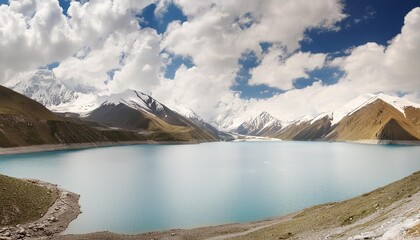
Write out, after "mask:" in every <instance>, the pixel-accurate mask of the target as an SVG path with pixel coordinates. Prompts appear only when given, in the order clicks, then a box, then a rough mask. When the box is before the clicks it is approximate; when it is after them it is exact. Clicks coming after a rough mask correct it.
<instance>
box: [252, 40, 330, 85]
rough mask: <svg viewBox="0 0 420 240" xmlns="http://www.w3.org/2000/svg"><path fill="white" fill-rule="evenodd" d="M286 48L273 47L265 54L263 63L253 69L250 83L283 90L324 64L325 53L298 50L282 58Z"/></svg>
mask: <svg viewBox="0 0 420 240" xmlns="http://www.w3.org/2000/svg"><path fill="white" fill-rule="evenodd" d="M283 55H284V50H283V49H282V48H277V47H273V48H271V49H270V50H269V52H268V53H267V54H265V55H264V56H263V60H262V61H261V64H260V65H258V66H257V67H255V68H253V69H252V70H251V75H252V77H251V79H250V80H249V84H251V85H261V84H265V85H267V86H270V87H275V88H278V89H282V90H290V89H292V88H293V82H294V80H296V79H298V78H308V77H309V75H308V72H310V71H313V70H315V69H319V68H321V67H323V66H324V62H325V59H326V55H325V54H321V53H318V54H311V53H303V52H297V53H295V54H293V55H292V56H290V57H288V58H286V59H282V56H283Z"/></svg>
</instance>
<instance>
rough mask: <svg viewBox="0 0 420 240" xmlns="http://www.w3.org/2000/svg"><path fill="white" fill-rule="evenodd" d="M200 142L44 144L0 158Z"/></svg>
mask: <svg viewBox="0 0 420 240" xmlns="http://www.w3.org/2000/svg"><path fill="white" fill-rule="evenodd" d="M199 143H200V142H195V141H185V142H171V141H162V142H157V141H122V142H97V143H71V144H43V145H31V146H21V147H10V148H0V156H3V155H16V154H27V153H42V152H55V151H65V150H83V149H93V148H102V147H116V146H131V145H177V144H180V145H184V144H199Z"/></svg>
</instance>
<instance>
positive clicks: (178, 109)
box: [170, 106, 234, 140]
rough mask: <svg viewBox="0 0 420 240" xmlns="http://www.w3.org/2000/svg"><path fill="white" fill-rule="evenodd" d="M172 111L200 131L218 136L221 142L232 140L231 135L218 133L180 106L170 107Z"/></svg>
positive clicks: (215, 129)
mask: <svg viewBox="0 0 420 240" xmlns="http://www.w3.org/2000/svg"><path fill="white" fill-rule="evenodd" d="M170 108H171V109H172V110H174V111H176V112H177V113H179V114H181V115H182V116H184V117H185V118H187V119H188V120H190V121H191V122H192V123H194V124H195V125H196V126H197V127H199V128H200V129H202V130H205V131H207V132H210V133H212V134H213V135H215V136H218V137H219V138H220V139H222V140H233V139H234V138H233V137H232V135H231V134H229V133H226V132H223V131H220V130H219V129H217V128H216V127H215V126H213V125H211V124H210V123H208V122H206V121H205V120H203V119H202V118H201V117H200V116H198V115H197V114H196V113H195V112H194V111H193V110H191V109H189V108H186V107H182V106H171V107H170Z"/></svg>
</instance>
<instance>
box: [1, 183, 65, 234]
mask: <svg viewBox="0 0 420 240" xmlns="http://www.w3.org/2000/svg"><path fill="white" fill-rule="evenodd" d="M56 199H57V192H56V191H52V190H49V189H47V188H45V187H42V186H38V185H36V184H34V183H31V182H29V181H25V180H21V179H16V178H12V177H7V176H4V175H0V226H7V225H14V224H20V223H26V222H29V221H32V220H36V219H38V218H40V217H41V216H42V215H44V214H45V213H46V212H47V210H48V208H49V207H50V206H51V205H52V204H53V203H54V202H55V200H56Z"/></svg>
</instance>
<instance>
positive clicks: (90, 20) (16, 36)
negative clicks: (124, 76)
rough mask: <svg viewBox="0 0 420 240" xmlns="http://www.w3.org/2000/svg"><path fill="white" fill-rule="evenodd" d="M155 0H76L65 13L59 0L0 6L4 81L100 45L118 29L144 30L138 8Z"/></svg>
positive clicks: (0, 66)
mask: <svg viewBox="0 0 420 240" xmlns="http://www.w3.org/2000/svg"><path fill="white" fill-rule="evenodd" d="M151 2H152V1H147V0H144V1H138V0H121V1H111V0H107V1H99V0H91V1H89V2H86V3H80V2H77V1H72V2H71V4H70V7H69V9H68V11H67V13H68V16H66V15H64V14H63V13H62V9H61V7H60V5H59V2H58V0H25V1H23V0H12V1H10V3H9V5H1V6H0V52H1V53H2V54H1V55H0V81H1V83H5V82H6V81H8V80H10V79H11V78H13V76H14V74H16V73H18V72H22V71H25V70H31V69H34V68H37V67H41V66H45V65H47V64H49V63H52V62H61V61H64V60H66V59H67V58H69V57H71V56H72V55H74V54H75V53H76V52H78V51H79V50H80V49H82V48H84V47H86V46H89V47H92V48H96V47H98V46H99V47H100V46H101V45H102V44H104V43H105V41H106V39H108V36H109V35H110V34H112V33H114V32H116V31H119V32H123V33H129V32H132V31H135V30H138V22H137V21H136V18H135V13H136V12H138V11H140V10H141V9H142V8H144V7H145V6H146V5H148V4H150V3H151Z"/></svg>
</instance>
